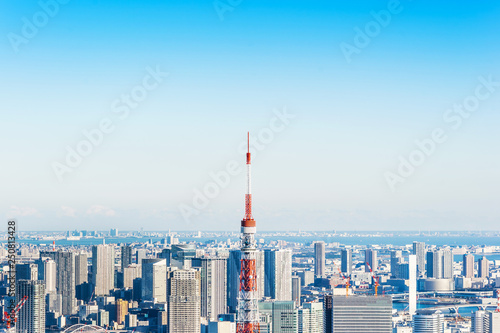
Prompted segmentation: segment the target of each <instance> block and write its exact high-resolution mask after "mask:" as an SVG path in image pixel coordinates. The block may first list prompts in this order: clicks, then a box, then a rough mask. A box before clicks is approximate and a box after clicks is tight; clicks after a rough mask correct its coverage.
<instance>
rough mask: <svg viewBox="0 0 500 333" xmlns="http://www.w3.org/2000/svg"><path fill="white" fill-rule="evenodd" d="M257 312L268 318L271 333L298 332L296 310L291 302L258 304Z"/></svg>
mask: <svg viewBox="0 0 500 333" xmlns="http://www.w3.org/2000/svg"><path fill="white" fill-rule="evenodd" d="M259 312H260V313H261V314H262V315H266V314H267V315H269V316H270V318H271V328H272V332H273V333H297V332H298V330H299V316H298V309H297V307H296V305H295V303H294V302H293V301H265V302H259Z"/></svg>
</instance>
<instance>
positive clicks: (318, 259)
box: [314, 242, 326, 277]
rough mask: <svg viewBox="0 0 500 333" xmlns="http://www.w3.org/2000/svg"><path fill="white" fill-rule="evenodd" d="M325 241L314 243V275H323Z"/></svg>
mask: <svg viewBox="0 0 500 333" xmlns="http://www.w3.org/2000/svg"><path fill="white" fill-rule="evenodd" d="M325 260H326V259H325V242H316V243H314V275H316V276H318V277H322V276H324V275H325Z"/></svg>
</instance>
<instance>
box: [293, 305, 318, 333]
mask: <svg viewBox="0 0 500 333" xmlns="http://www.w3.org/2000/svg"><path fill="white" fill-rule="evenodd" d="M323 316H324V314H323V304H322V303H319V302H307V303H304V305H303V306H302V308H299V327H298V333H324V326H323V324H324V321H323Z"/></svg>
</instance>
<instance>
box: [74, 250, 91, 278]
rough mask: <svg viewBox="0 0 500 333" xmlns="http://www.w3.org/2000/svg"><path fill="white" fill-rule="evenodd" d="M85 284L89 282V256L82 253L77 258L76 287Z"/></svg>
mask: <svg viewBox="0 0 500 333" xmlns="http://www.w3.org/2000/svg"><path fill="white" fill-rule="evenodd" d="M85 282H89V266H88V256H87V254H86V253H80V254H77V255H76V257H75V285H77V286H79V285H81V284H83V283H85Z"/></svg>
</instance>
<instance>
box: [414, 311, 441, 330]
mask: <svg viewBox="0 0 500 333" xmlns="http://www.w3.org/2000/svg"><path fill="white" fill-rule="evenodd" d="M444 324H445V321H444V315H443V313H442V312H441V311H435V310H418V311H417V313H416V314H415V315H414V316H413V333H444Z"/></svg>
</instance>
